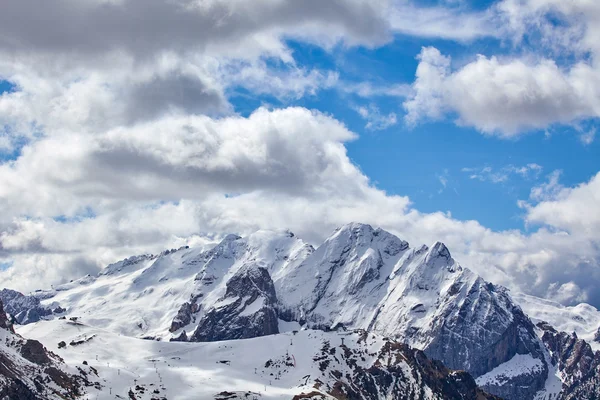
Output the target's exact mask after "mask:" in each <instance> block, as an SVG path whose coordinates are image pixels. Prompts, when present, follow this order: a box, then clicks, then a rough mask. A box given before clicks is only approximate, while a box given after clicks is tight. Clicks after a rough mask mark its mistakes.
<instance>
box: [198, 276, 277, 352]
mask: <svg viewBox="0 0 600 400" xmlns="http://www.w3.org/2000/svg"><path fill="white" fill-rule="evenodd" d="M226 287H227V290H226V292H225V295H224V296H223V297H221V298H220V299H219V301H218V302H217V303H216V304H214V305H213V306H212V307H211V308H210V309H209V310H206V311H205V313H204V315H203V317H202V318H201V319H200V321H199V323H198V327H197V328H196V331H195V332H194V333H193V335H192V337H191V340H192V341H198V342H211V341H219V340H231V339H247V338H252V337H257V336H265V335H272V334H276V333H279V328H278V319H277V311H276V308H275V307H276V304H277V296H276V294H275V287H274V285H273V281H272V280H271V277H270V276H269V273H268V272H267V270H266V269H264V268H260V267H259V268H248V269H243V270H241V271H239V272H238V273H237V274H235V275H234V276H233V277H232V278H231V279H229V281H227V285H226Z"/></svg>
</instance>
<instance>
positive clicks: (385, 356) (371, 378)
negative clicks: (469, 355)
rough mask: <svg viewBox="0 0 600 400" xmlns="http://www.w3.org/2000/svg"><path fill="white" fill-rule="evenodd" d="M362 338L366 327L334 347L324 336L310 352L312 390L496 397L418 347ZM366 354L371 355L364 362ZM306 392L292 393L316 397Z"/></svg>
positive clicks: (393, 396)
mask: <svg viewBox="0 0 600 400" xmlns="http://www.w3.org/2000/svg"><path fill="white" fill-rule="evenodd" d="M347 340H351V338H348V339H347ZM367 341H368V333H367V332H362V333H360V338H359V339H358V341H357V343H356V344H354V343H351V344H350V346H347V345H341V346H338V347H333V346H332V345H331V344H330V342H329V341H325V342H324V343H323V346H322V348H321V350H320V352H319V353H318V354H316V355H315V356H314V357H313V361H314V362H315V363H316V364H317V366H318V369H319V371H320V377H319V378H318V379H317V380H316V384H315V386H314V387H315V389H316V390H318V391H319V392H324V393H326V394H328V395H330V396H333V397H334V398H336V399H365V400H379V399H381V398H386V399H390V400H412V399H425V398H426V399H445V400H452V399H465V400H467V399H468V400H484V399H498V400H500V399H499V398H497V397H495V396H492V395H489V394H487V393H485V392H484V391H482V390H481V389H479V388H478V387H477V385H476V383H475V381H474V379H473V378H472V377H471V375H469V374H468V373H467V372H464V371H451V370H449V369H448V368H446V367H445V366H444V365H443V364H442V363H441V362H439V361H432V360H430V359H429V358H427V356H426V355H425V353H423V352H422V351H419V350H415V349H412V348H410V347H409V346H407V345H405V344H401V343H398V342H396V341H392V340H389V339H387V340H384V342H383V343H382V344H381V345H380V346H379V348H378V349H376V350H374V349H372V348H370V346H369V345H368V344H367V343H366V342H367ZM369 353H370V354H372V355H373V356H374V358H373V359H372V360H371V361H369V362H366V363H365V362H364V360H365V355H366V354H369ZM367 357H368V356H367ZM317 373H318V372H317ZM306 396H307V397H302V395H299V396H296V397H295V398H296V399H301V398H314V399H318V398H319V397H318V396H317V395H316V393H313V395H311V394H310V392H308V393H306Z"/></svg>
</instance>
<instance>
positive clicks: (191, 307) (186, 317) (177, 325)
mask: <svg viewBox="0 0 600 400" xmlns="http://www.w3.org/2000/svg"><path fill="white" fill-rule="evenodd" d="M200 297H202V296H201V295H200V296H193V297H192V299H191V300H190V301H189V302H187V301H186V302H185V303H183V304H182V305H181V307H180V308H179V311H178V312H177V315H176V316H175V318H173V322H171V327H170V328H169V332H171V333H173V332H176V331H178V330H179V329H181V328H183V327H184V326H187V325H189V324H190V323H191V322H195V320H194V314H195V313H197V312H198V310H199V309H200V306H199V305H198V303H197V302H196V301H197V300H198V298H200Z"/></svg>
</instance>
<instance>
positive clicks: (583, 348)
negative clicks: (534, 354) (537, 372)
mask: <svg viewBox="0 0 600 400" xmlns="http://www.w3.org/2000/svg"><path fill="white" fill-rule="evenodd" d="M538 327H539V328H540V329H541V330H542V331H543V332H544V333H543V336H542V341H543V342H544V344H545V345H546V347H547V348H548V350H549V351H550V354H551V359H552V364H553V365H554V366H556V368H557V369H558V371H559V373H560V376H561V380H562V381H563V390H562V393H561V395H560V396H559V398H560V399H562V400H575V399H578V400H592V399H598V398H600V351H597V352H595V353H594V351H593V350H592V348H591V346H590V345H589V343H587V342H586V341H585V340H582V339H579V338H578V337H577V334H576V333H575V332H573V333H570V334H569V333H566V332H558V331H556V330H555V329H554V328H552V327H551V326H549V325H548V324H545V323H539V324H538Z"/></svg>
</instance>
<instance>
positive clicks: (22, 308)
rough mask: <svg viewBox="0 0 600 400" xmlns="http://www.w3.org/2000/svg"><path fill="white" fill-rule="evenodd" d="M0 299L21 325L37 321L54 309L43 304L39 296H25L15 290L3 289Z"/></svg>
mask: <svg viewBox="0 0 600 400" xmlns="http://www.w3.org/2000/svg"><path fill="white" fill-rule="evenodd" d="M0 300H2V303H3V304H4V308H5V311H6V312H7V313H9V314H11V315H12V316H13V317H14V318H15V320H16V322H17V323H19V324H21V325H25V324H29V323H32V322H37V321H39V320H40V319H41V318H42V317H44V316H47V315H51V314H52V310H51V309H49V308H46V307H44V306H42V305H41V304H40V300H39V299H38V298H36V297H34V296H25V295H24V294H22V293H19V292H17V291H15V290H10V289H3V290H1V291H0Z"/></svg>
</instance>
